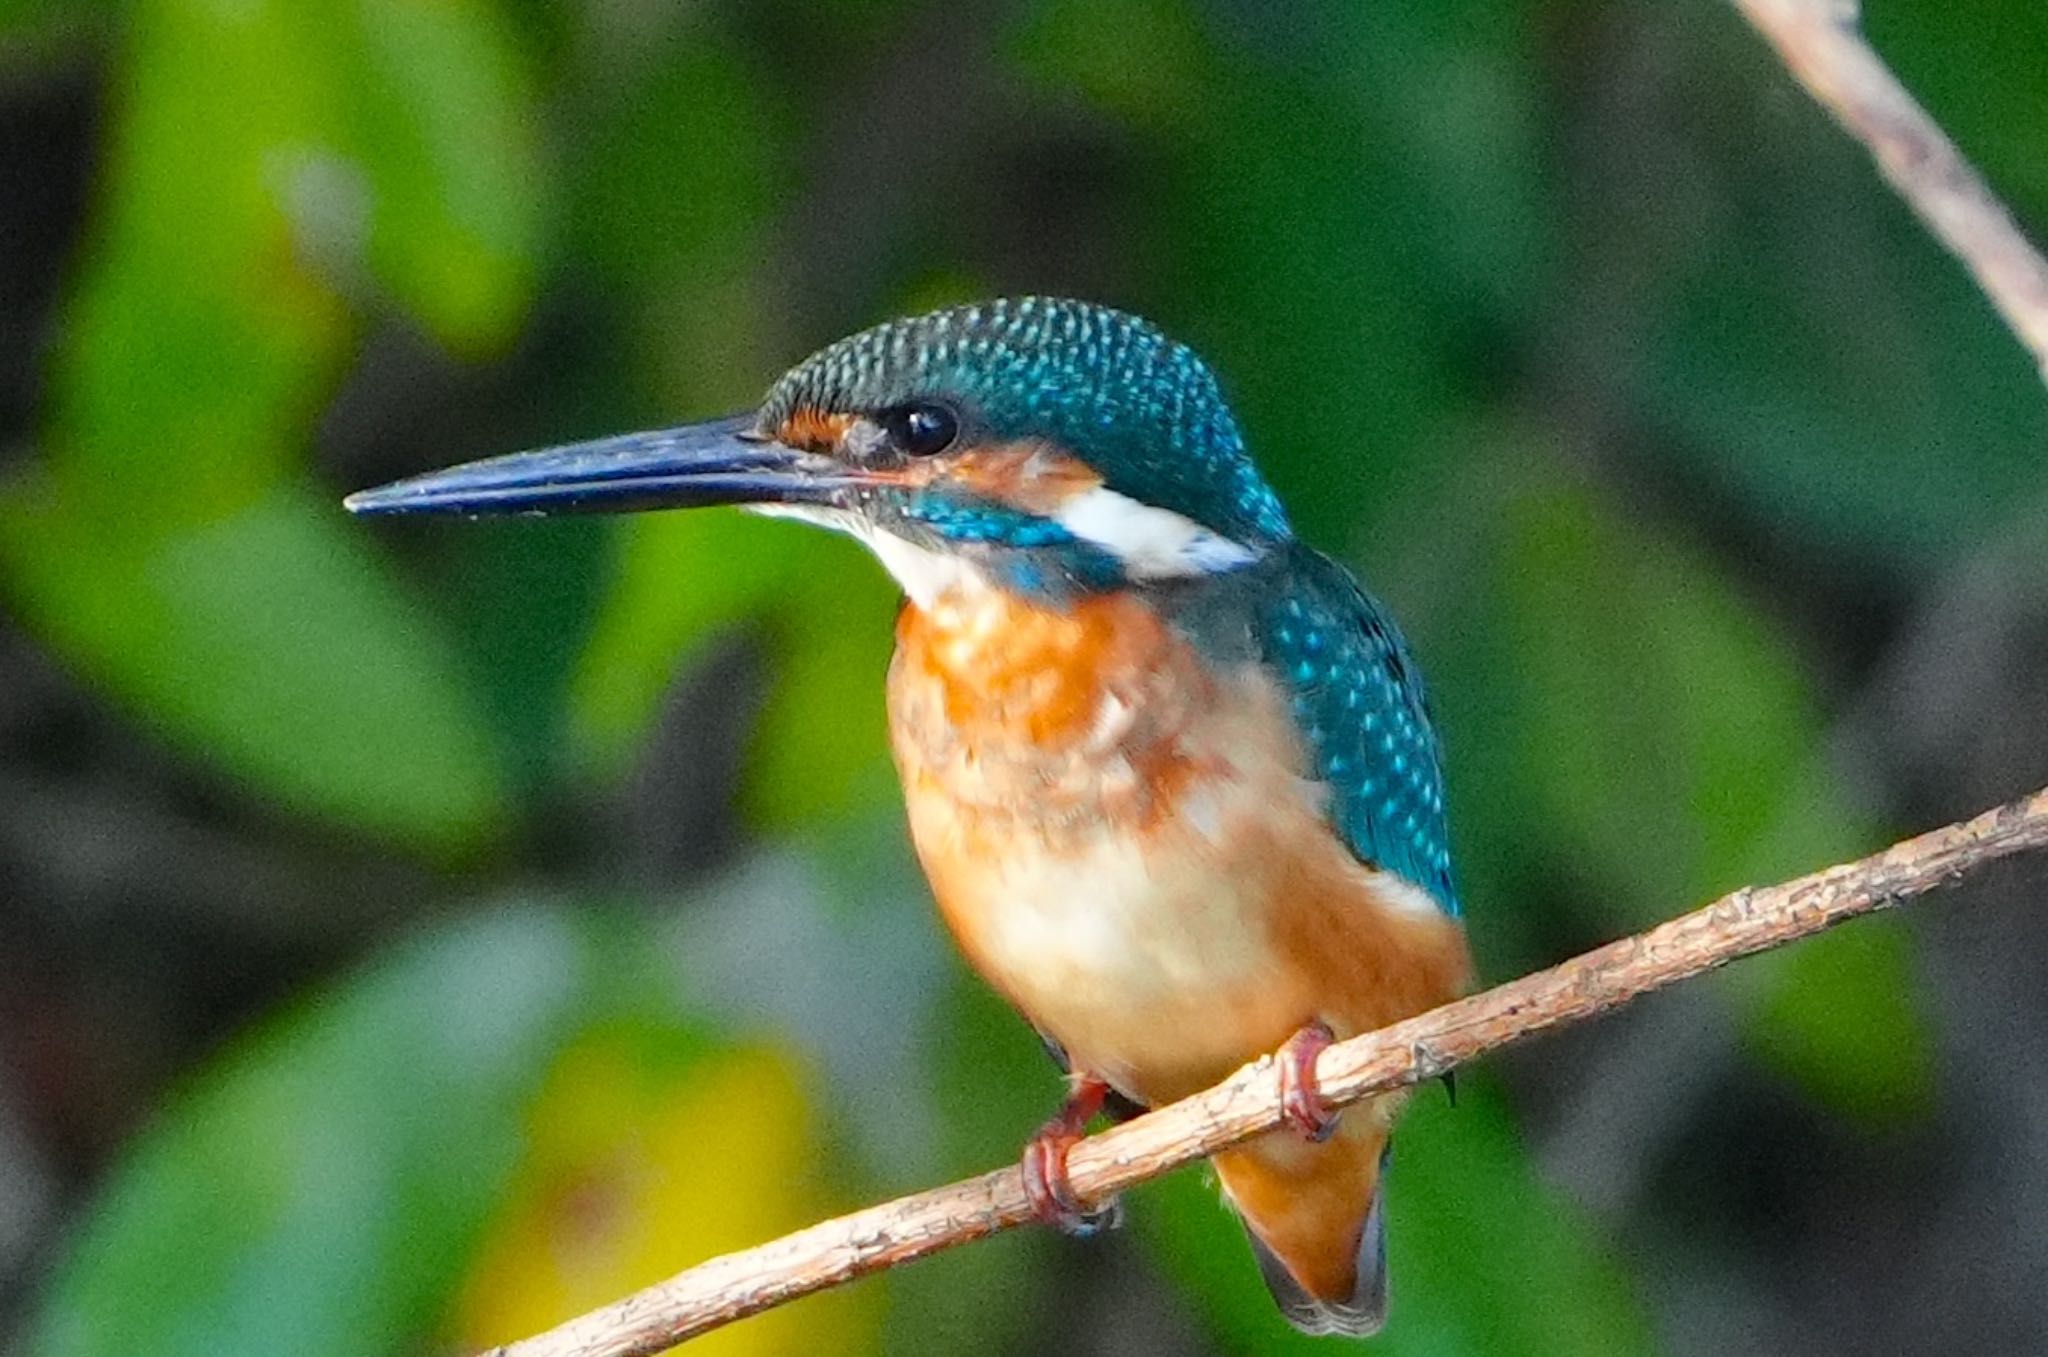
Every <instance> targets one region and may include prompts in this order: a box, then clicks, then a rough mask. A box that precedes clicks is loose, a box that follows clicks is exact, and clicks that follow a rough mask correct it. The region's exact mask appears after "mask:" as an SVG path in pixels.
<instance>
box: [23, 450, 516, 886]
mask: <svg viewBox="0 0 2048 1357" xmlns="http://www.w3.org/2000/svg"><path fill="white" fill-rule="evenodd" d="M155 529H156V525H154V524H144V525H141V526H137V525H134V524H131V523H128V522H125V521H123V520H121V519H118V518H117V519H112V520H109V519H104V518H101V517H98V516H96V515H92V514H88V513H84V512H81V511H79V510H78V509H77V508H76V507H75V506H74V505H73V504H70V503H67V502H64V501H61V500H53V499H52V498H51V497H49V496H48V495H47V494H37V493H35V491H34V490H31V491H30V492H29V493H26V494H24V493H17V494H15V495H12V496H9V497H8V498H6V499H4V500H0V571H4V574H5V577H6V583H7V587H8V589H9V591H10V592H11V593H12V594H13V595H14V598H15V601H16V603H17V605H18V606H19V608H20V611H21V614H22V616H23V618H24V620H25V621H26V622H27V623H28V624H29V625H30V626H31V627H32V628H34V629H35V630H36V631H37V632H39V633H40V634H41V635H42V636H43V637H44V638H45V639H46V640H47V642H48V643H49V644H50V645H51V646H52V647H53V648H54V649H56V650H57V651H58V653H60V654H62V655H63V656H65V657H66V659H67V660H69V661H70V662H71V663H72V664H74V665H76V666H77V667H78V668H79V669H81V670H82V671H84V672H86V673H89V674H91V675H92V676H93V677H94V678H95V679H96V680H97V681H99V682H101V683H103V684H105V685H106V687H107V688H108V689H109V690H110V691H111V692H112V693H113V694H114V695H115V696H116V697H117V698H118V699H119V700H120V701H121V702H123V703H124V704H125V705H127V706H128V707H129V708H130V709H131V710H132V711H133V712H134V713H135V714H136V716H137V717H138V718H139V719H140V720H142V721H144V722H145V723H147V724H149V725H151V726H153V727H154V728H155V729H156V730H157V731H158V732H159V733H160V734H162V735H163V736H165V737H166V738H168V739H170V740H172V741H174V742H175V743H177V744H179V745H181V746H183V747H185V748H188V749H193V750H198V751H201V752H203V754H204V755H205V757H206V758H207V759H208V760H209V761H210V762H212V763H214V764H215V765H217V766H219V767H220V768H222V769H224V770H226V771H227V772H228V773H230V774H231V775H233V776H236V777H239V778H242V779H245V780H247V781H248V782H250V783H251V784H252V785H253V786H255V787H257V788H259V789H263V790H267V791H268V792H270V793H271V794H273V795H275V796H276V797H277V798H278V799H279V800H280V801H282V802H283V803H284V804H286V805H289V806H292V807H294V808H296V809H299V810H302V811H306V812H309V813H312V814H316V815H322V816H329V817H333V818H335V819H338V820H341V821H343V822H345V823H348V824H351V825H354V826H356V827H359V828H362V829H366V830H370V831H372V832H375V833H379V834H383V835H388V836H389V837H391V838H393V839H395V840H397V841H399V842H403V843H408V844H411V845H413V846H414V847H416V848H419V849H422V850H425V851H429V852H432V853H435V854H441V855H445V854H449V853H453V852H457V851H461V850H464V849H467V848H470V847H473V846H474V845H475V844H476V843H477V842H478V840H479V839H481V838H482V837H483V836H485V835H487V834H489V833H491V832H492V831H494V830H495V829H496V828H497V827H498V826H499V825H500V824H501V822H502V819H503V816H504V811H505V805H504V786H503V771H502V769H501V766H500V763H499V759H498V755H497V751H496V749H495V747H494V745H493V744H492V742H491V740H490V738H489V733H488V728H487V726H486V724H485V722H484V720H483V718H482V716H481V715H480V714H479V713H478V711H477V710H476V709H475V707H474V704H473V702H472V701H471V699H470V698H469V695H468V690H467V689H466V688H465V687H464V686H463V684H462V683H461V681H460V677H459V674H458V672H457V670H456V666H455V662H454V660H453V658H452V656H451V655H450V654H449V652H448V649H447V647H446V646H445V645H444V644H443V643H442V641H441V639H440V637H439V636H438V635H437V634H436V633H434V632H432V631H430V630H428V629H427V628H425V627H424V626H423V625H422V624H421V621H420V620H419V614H418V613H417V611H416V610H414V609H413V608H411V607H410V606H409V605H408V603H407V601H406V599H405V598H404V596H403V595H402V593H401V592H400V591H399V590H398V588H397V587H396V585H395V584H394V582H393V581H392V580H391V579H390V578H389V577H388V576H387V574H386V573H385V571H384V568H383V566H382V565H381V563H380V562H379V561H378V560H377V559H376V558H375V557H374V556H373V555H372V554H371V551H370V547H369V543H368V540H367V538H366V536H365V535H364V534H363V533H362V531H361V529H360V528H359V527H358V526H357V525H355V524H352V523H351V522H350V521H349V520H348V519H347V518H346V517H345V516H344V515H343V514H342V513H341V512H340V511H339V509H338V508H336V507H335V506H334V505H333V504H332V503H331V502H330V501H328V500H327V499H326V498H325V496H323V495H320V494H317V493H313V492H308V491H305V490H300V489H295V488H284V487H281V488H279V489H277V490H274V491H272V492H271V493H269V494H267V495H265V496H264V497H262V498H261V499H258V500H256V501H255V502H254V503H252V504H250V505H249V506H248V507H246V508H244V509H242V510H240V511H239V512H236V513H233V514H229V515H226V516H223V517H221V518H219V519H217V520H214V521H207V522H199V523H195V524H193V525H191V526H188V527H184V528H181V529H178V530H176V531H172V532H168V533H159V532H158V531H156V530H155Z"/></svg>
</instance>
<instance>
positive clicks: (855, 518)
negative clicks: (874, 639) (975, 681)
mask: <svg viewBox="0 0 2048 1357" xmlns="http://www.w3.org/2000/svg"><path fill="white" fill-rule="evenodd" d="M747 507H748V510H749V511H750V512H752V513H757V514H760V515H761V516H762V517H764V518H794V519H798V520H800V521H802V522H805V523H815V524H817V525H818V526H819V527H821V528H831V529H833V530H834V531H836V532H843V533H845V534H846V535H847V536H849V537H852V538H855V539H857V540H858V541H859V542H860V543H861V545H863V546H865V547H866V548H867V549H868V550H869V551H872V552H873V553H875V559H876V560H878V561H880V562H881V563H882V568H883V569H885V570H887V571H888V572H889V574H890V575H891V576H893V577H894V578H895V580H896V583H897V585H898V587H900V588H901V589H902V590H903V592H904V593H905V594H907V595H909V597H910V601H911V602H912V603H915V604H916V605H917V606H918V607H920V608H930V607H931V606H932V604H933V603H935V602H937V601H938V599H939V598H940V597H941V596H942V595H944V594H948V593H951V592H953V591H954V590H956V589H963V588H972V587H978V586H984V585H986V584H987V583H988V580H987V577H986V576H984V575H983V574H982V572H981V571H979V570H977V569H976V568H975V567H974V564H973V562H971V561H968V560H966V559H964V558H962V557H960V556H956V555H950V554H947V553H945V552H938V551H927V550H925V549H924V548H923V547H921V546H918V545H916V544H915V543H911V542H906V541H904V540H903V539H902V538H901V537H898V536H896V534H894V533H892V532H886V531H883V530H882V529H879V528H876V527H875V526H874V525H873V524H871V523H869V522H868V521H867V519H865V518H863V517H862V516H861V515H859V514H856V513H850V512H848V511H846V510H844V509H820V508H818V507H816V506H815V505H809V504H752V505H748V506H747Z"/></svg>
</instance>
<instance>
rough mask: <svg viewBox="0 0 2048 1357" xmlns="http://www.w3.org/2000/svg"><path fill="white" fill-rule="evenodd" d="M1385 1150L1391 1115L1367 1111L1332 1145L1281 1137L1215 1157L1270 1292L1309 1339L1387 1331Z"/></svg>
mask: <svg viewBox="0 0 2048 1357" xmlns="http://www.w3.org/2000/svg"><path fill="white" fill-rule="evenodd" d="M1388 1111H1391V1108H1390V1109H1388ZM1386 1147H1387V1117H1386V1114H1385V1113H1383V1112H1382V1110H1381V1109H1380V1108H1379V1107H1377V1106H1375V1105H1373V1104H1370V1103H1368V1104H1362V1105H1360V1106H1358V1107H1355V1108H1353V1109H1351V1110H1350V1111H1349V1112H1347V1113H1346V1114H1345V1116H1344V1119H1343V1120H1342V1121H1340V1122H1339V1123H1338V1126H1337V1134H1336V1135H1335V1136H1334V1137H1333V1138H1332V1139H1330V1140H1329V1141H1328V1142H1326V1143H1324V1144H1321V1145H1313V1144H1310V1143H1308V1142H1306V1141H1304V1140H1301V1139H1299V1138H1298V1137H1296V1136H1294V1135H1292V1134H1291V1133H1289V1132H1285V1131H1280V1132H1274V1133H1272V1134H1269V1135H1266V1136H1262V1137H1260V1138H1259V1139H1257V1140H1255V1141H1252V1142H1251V1143H1250V1144H1248V1145H1245V1146H1243V1147H1241V1148H1239V1149H1235V1150H1228V1151H1225V1152H1224V1153H1222V1154H1219V1155H1217V1156H1216V1158H1215V1161H1214V1162H1215V1165H1216V1176H1217V1177H1218V1178H1220V1179H1221V1180H1222V1182H1223V1192H1224V1195H1225V1196H1226V1197H1228V1198H1229V1200H1230V1204H1231V1205H1232V1206H1233V1207H1234V1208H1236V1210H1237V1214H1238V1218H1239V1219H1240V1220H1242V1221H1243V1222H1244V1227H1245V1232H1246V1234H1248V1235H1249V1236H1250V1237H1251V1245H1252V1254H1253V1256H1254V1257H1255V1258H1256V1259H1257V1260H1258V1264H1259V1275H1260V1276H1261V1277H1263V1278H1264V1279H1265V1282H1266V1289H1267V1290H1268V1291H1270V1292H1271V1293H1272V1295H1273V1302H1274V1304H1276V1305H1278V1306H1279V1307H1280V1313H1281V1314H1282V1315H1284V1316H1286V1318H1287V1322H1288V1323H1289V1324H1292V1325H1293V1326H1294V1327H1295V1328H1297V1329H1299V1330H1301V1331H1302V1332H1303V1333H1307V1334H1342V1335H1345V1336H1347V1337H1351V1338H1364V1337H1367V1336H1368V1335H1371V1334H1375V1333H1378V1332H1379V1331H1380V1327H1381V1326H1382V1325H1383V1324H1385V1323H1386V1318H1387V1223H1386V1221H1387V1217H1386V1208H1385V1204H1384V1199H1383V1194H1382V1192H1381V1168H1382V1166H1383V1164H1384V1162H1385V1154H1386Z"/></svg>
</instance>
